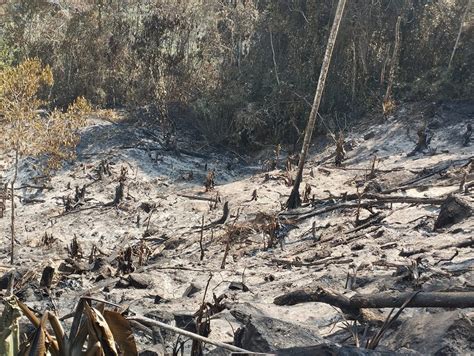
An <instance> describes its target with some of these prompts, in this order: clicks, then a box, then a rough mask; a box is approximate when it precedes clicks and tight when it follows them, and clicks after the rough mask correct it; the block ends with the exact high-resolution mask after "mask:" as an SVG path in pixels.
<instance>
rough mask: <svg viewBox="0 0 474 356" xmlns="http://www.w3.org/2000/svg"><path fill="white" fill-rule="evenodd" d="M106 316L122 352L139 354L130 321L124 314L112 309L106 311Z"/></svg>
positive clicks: (131, 354)
mask: <svg viewBox="0 0 474 356" xmlns="http://www.w3.org/2000/svg"><path fill="white" fill-rule="evenodd" d="M104 318H105V320H106V321H107V324H108V325H109V327H110V330H111V331H112V334H113V335H114V338H115V340H116V341H117V344H118V347H119V349H120V354H121V355H127V356H128V355H130V356H135V355H138V351H137V345H136V343H135V338H134V337H133V332H132V328H131V326H130V323H129V321H128V320H127V319H125V318H124V317H123V316H122V314H120V313H117V312H114V311H111V310H106V311H105V312H104Z"/></svg>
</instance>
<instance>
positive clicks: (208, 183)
mask: <svg viewBox="0 0 474 356" xmlns="http://www.w3.org/2000/svg"><path fill="white" fill-rule="evenodd" d="M215 179H216V172H215V171H214V170H212V171H208V172H207V176H206V180H205V182H204V187H206V192H208V191H210V190H213V189H214V187H215V185H216V182H215Z"/></svg>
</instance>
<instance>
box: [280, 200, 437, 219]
mask: <svg viewBox="0 0 474 356" xmlns="http://www.w3.org/2000/svg"><path fill="white" fill-rule="evenodd" d="M363 198H364V200H363V201H361V202H360V203H359V202H347V201H346V202H341V203H335V204H332V205H329V206H326V207H323V208H320V209H315V210H310V211H294V210H293V211H292V210H290V211H284V212H281V213H280V216H292V217H295V219H296V220H303V219H307V218H310V217H313V216H315V215H320V214H324V213H327V212H330V211H334V210H338V209H347V208H357V207H359V206H360V207H361V208H370V207H374V206H377V205H382V204H384V203H405V204H429V205H441V204H443V202H444V201H445V200H446V198H445V197H440V198H425V197H405V196H385V195H381V194H364V195H363ZM344 199H345V200H358V199H359V197H358V196H357V195H356V194H351V195H347V196H345V197H344Z"/></svg>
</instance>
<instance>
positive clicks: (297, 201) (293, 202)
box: [286, 0, 346, 209]
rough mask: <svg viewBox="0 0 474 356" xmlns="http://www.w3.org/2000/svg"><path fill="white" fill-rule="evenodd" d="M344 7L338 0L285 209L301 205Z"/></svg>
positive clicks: (344, 3)
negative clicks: (303, 183)
mask: <svg viewBox="0 0 474 356" xmlns="http://www.w3.org/2000/svg"><path fill="white" fill-rule="evenodd" d="M345 5H346V0H339V4H338V5H337V9H336V15H335V17H334V22H333V24H332V28H331V33H330V34H329V39H328V44H327V47H326V53H325V54H324V60H323V65H322V67H321V73H320V75H319V81H318V86H317V88H316V94H315V95H314V101H313V106H312V108H311V113H310V114H309V118H308V124H307V125H306V130H305V135H304V141H303V147H302V148H301V154H300V157H299V162H298V173H297V174H296V179H295V182H294V185H293V189H292V190H291V194H290V197H289V198H288V201H287V203H286V207H287V209H294V208H296V207H298V206H300V205H301V198H300V192H299V189H300V184H301V181H302V180H303V168H304V163H305V160H306V155H307V154H308V151H309V146H310V143H311V136H312V135H313V130H314V126H315V124H316V116H317V114H318V110H319V104H320V103H321V97H322V96H323V91H324V84H325V82H326V77H327V74H328V70H329V64H330V62H331V57H332V52H333V49H334V44H335V43H336V37H337V32H338V30H339V25H340V24H341V19H342V14H343V12H344V7H345Z"/></svg>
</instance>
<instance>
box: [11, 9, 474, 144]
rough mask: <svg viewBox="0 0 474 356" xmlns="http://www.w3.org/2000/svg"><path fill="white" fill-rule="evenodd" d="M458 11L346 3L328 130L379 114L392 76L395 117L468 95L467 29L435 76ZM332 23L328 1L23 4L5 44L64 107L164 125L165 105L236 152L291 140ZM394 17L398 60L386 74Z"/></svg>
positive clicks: (326, 109) (324, 109)
mask: <svg viewBox="0 0 474 356" xmlns="http://www.w3.org/2000/svg"><path fill="white" fill-rule="evenodd" d="M466 5H467V1H466V0H463V1H437V2H433V1H428V0H422V1H418V0H408V1H390V0H382V1H352V2H349V3H348V8H347V10H346V12H345V15H344V18H343V23H342V25H341V29H340V33H339V36H338V43H337V45H336V48H335V52H334V56H333V60H332V64H331V67H330V70H329V76H328V81H327V85H326V88H325V92H324V95H323V101H322V105H321V107H320V112H321V114H322V115H323V116H330V117H332V118H333V119H332V120H331V119H329V120H326V121H327V122H326V124H327V126H333V127H336V126H337V125H338V123H337V120H335V119H334V118H336V117H341V116H343V117H348V119H349V120H351V119H352V120H355V119H357V117H358V116H360V115H361V114H362V113H364V112H366V111H367V110H375V111H377V112H381V109H382V105H381V104H382V100H383V97H384V93H385V91H386V88H387V85H388V79H389V77H390V75H389V73H390V72H391V71H392V70H393V73H394V79H395V80H394V83H393V95H392V96H393V99H394V102H393V104H394V105H395V104H396V101H397V100H399V99H402V98H408V99H415V98H424V99H428V98H429V99H435V98H438V97H445V96H446V95H456V96H457V97H472V84H471V83H473V82H474V80H473V79H474V78H472V69H470V68H472V66H473V64H474V57H473V53H472V46H469V41H470V40H471V42H472V37H473V31H472V26H471V27H469V26H465V28H464V30H463V33H462V36H461V41H460V46H459V48H458V51H457V52H456V56H455V60H454V62H453V66H452V67H453V68H452V71H451V72H450V73H448V75H445V74H443V73H445V71H446V68H447V64H448V61H449V58H450V55H451V51H452V48H453V46H454V42H455V40H456V37H457V33H458V29H459V26H460V23H459V22H460V18H461V15H462V14H463V12H464V9H465V8H466ZM334 11H335V2H334V1H327V0H291V1H289V0H276V1H273V0H272V1H270V0H266V1H255V0H232V1H224V0H210V1H205V2H202V1H196V0H191V1H176V0H166V1H138V0H132V1H129V2H128V3H127V5H125V4H124V3H123V2H122V1H119V0H111V1H100V2H94V3H93V4H92V3H91V4H89V5H86V4H82V5H80V6H79V5H77V2H70V1H64V2H62V5H61V7H59V6H55V5H53V4H51V3H48V2H27V1H21V2H12V5H11V8H10V10H9V12H8V15H9V16H7V17H8V18H9V23H10V24H11V29H9V31H8V32H7V36H6V37H5V41H6V43H7V47H8V46H10V48H11V46H12V45H13V44H21V46H20V47H19V48H18V55H19V56H21V57H23V58H25V57H27V56H29V57H39V58H41V59H42V61H43V62H44V63H48V64H49V65H50V66H51V69H52V71H53V73H54V77H55V79H56V80H55V83H54V85H53V87H52V90H51V96H52V97H53V98H55V102H56V103H57V104H59V105H61V106H66V105H67V104H69V103H70V102H72V101H73V100H74V98H76V97H77V96H84V97H85V98H87V99H88V100H90V101H91V102H93V103H94V104H97V105H99V106H102V107H114V106H122V105H128V106H140V105H148V104H155V105H156V106H157V108H158V111H159V113H160V117H159V118H158V119H159V120H160V121H163V122H164V121H166V120H167V119H168V115H169V113H168V108H169V105H170V104H172V103H179V104H181V105H183V104H184V105H187V106H188V107H190V108H192V109H193V110H194V112H195V115H194V119H193V120H191V119H190V118H185V121H184V122H185V123H186V124H192V125H194V126H195V127H197V128H198V129H199V130H201V131H202V132H203V133H204V134H205V135H206V136H207V137H209V139H211V140H213V141H217V142H228V143H237V142H238V141H239V137H240V136H241V135H240V133H241V132H243V131H246V132H247V133H248V134H249V136H250V138H251V139H252V140H253V141H273V142H279V141H282V140H286V141H290V142H295V141H296V140H297V139H298V138H299V137H300V135H301V131H302V129H303V127H304V123H305V121H306V119H307V117H308V115H309V111H310V102H311V98H312V97H313V94H314V90H315V87H316V83H317V80H318V77H319V72H320V68H321V62H322V58H323V54H324V49H325V44H326V41H327V37H328V33H329V28H330V24H331V19H332V18H333V14H334ZM399 16H401V18H402V21H401V28H400V54H399V56H398V57H399V60H397V61H396V68H390V64H391V61H390V58H391V57H392V53H393V48H394V40H395V24H396V21H397V18H398V17H399ZM468 18H469V16H468ZM92 39H93V40H92ZM470 48H471V49H470ZM432 74H436V76H435V77H434V78H433V77H432V76H431V75H432ZM453 89H454V91H453ZM454 93H455V94H454ZM175 119H176V118H175ZM322 128H323V127H322V126H320V127H319V129H322Z"/></svg>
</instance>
